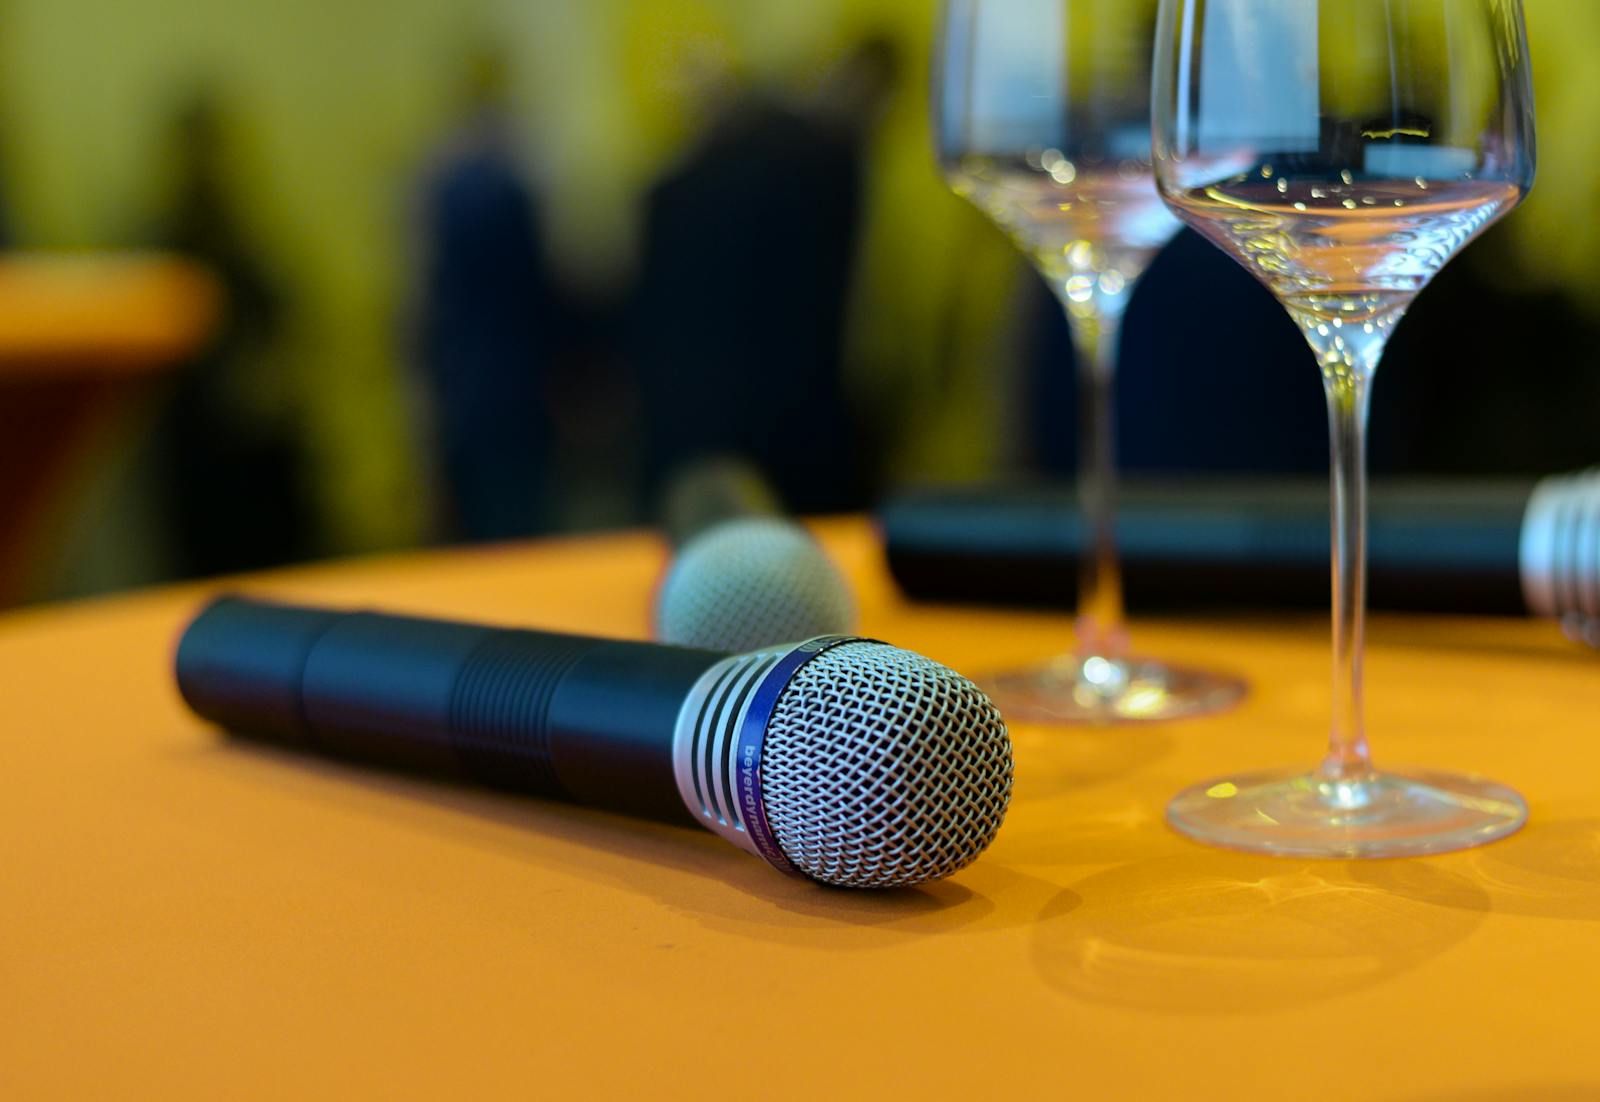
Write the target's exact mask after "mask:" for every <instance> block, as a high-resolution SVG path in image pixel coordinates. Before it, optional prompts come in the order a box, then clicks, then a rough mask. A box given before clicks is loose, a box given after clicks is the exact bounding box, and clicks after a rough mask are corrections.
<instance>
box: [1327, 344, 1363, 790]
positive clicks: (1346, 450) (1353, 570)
mask: <svg viewBox="0 0 1600 1102" xmlns="http://www.w3.org/2000/svg"><path fill="white" fill-rule="evenodd" d="M1323 389H1324V391H1325V392H1326V394H1327V398H1328V435H1329V447H1330V460H1331V465H1332V475H1333V478H1332V482H1333V507H1332V520H1333V727H1332V732H1331V735H1330V737H1329V740H1328V756H1327V758H1326V759H1325V760H1324V761H1323V763H1322V775H1323V776H1324V777H1325V778H1327V779H1329V780H1334V781H1354V780H1361V779H1364V778H1366V777H1368V776H1370V775H1371V773H1372V758H1371V754H1370V752H1369V751H1368V749H1367V735H1366V728H1365V721H1364V717H1363V710H1362V709H1363V705H1362V687H1361V673H1362V671H1361V666H1362V655H1363V649H1364V647H1365V642H1366V638H1365V637H1366V615H1367V611H1366V610H1367V456H1366V452H1367V406H1368V397H1369V394H1370V392H1371V378H1370V374H1369V373H1367V372H1364V371H1360V370H1356V371H1337V372H1335V371H1325V372H1324V375H1323Z"/></svg>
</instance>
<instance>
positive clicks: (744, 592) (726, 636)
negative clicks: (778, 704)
mask: <svg viewBox="0 0 1600 1102" xmlns="http://www.w3.org/2000/svg"><path fill="white" fill-rule="evenodd" d="M854 621H855V602H854V601H853V600H852V599H851V596H850V587H849V585H848V584H846V582H845V580H844V577H843V575H841V574H840V573H839V571H838V569H837V568H836V567H835V566H834V565H833V562H832V561H831V560H830V559H829V558H828V556H827V555H826V554H825V553H824V552H823V550H822V548H821V547H820V546H819V545H818V544H817V542H816V540H814V539H812V538H811V535H810V533H808V532H807V531H806V530H805V529H804V528H802V527H800V526H799V525H798V524H796V523H794V522H793V521H789V520H783V519H780V518H777V517H744V518H740V519H737V520H730V521H725V522H723V523H721V524H718V525H716V526H714V527H712V528H709V529H707V530H706V531H704V532H702V533H700V534H699V535H698V536H695V537H694V538H693V539H691V540H689V541H688V542H687V543H685V544H684V545H683V547H682V548H680V549H679V551H678V554H677V557H676V558H675V559H674V560H673V564H672V568H671V569H670V570H669V571H668V572H667V576H666V578H665V579H664V580H663V581H662V583H661V589H660V591H659V593H658V594H657V597H656V627H657V634H658V636H659V638H660V639H661V641H662V642H665V643H675V644H677V645H679V646H688V647H705V648H706V649H708V650H725V651H750V650H757V649H759V648H761V647H767V646H771V645H773V644H774V643H788V642H794V641H796V640H800V639H810V638H812V637H814V636H818V635H838V634H846V633H848V632H849V631H850V629H851V627H852V626H853V624H854Z"/></svg>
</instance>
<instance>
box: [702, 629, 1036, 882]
mask: <svg viewBox="0 0 1600 1102" xmlns="http://www.w3.org/2000/svg"><path fill="white" fill-rule="evenodd" d="M682 717H683V718H682V720H681V721H680V724H681V725H680V728H679V732H678V737H677V738H676V740H675V753H674V771H675V773H676V774H677V781H678V790H679V793H680V794H681V795H682V796H683V799H684V802H685V804H687V805H688V807H689V809H690V812H691V813H692V814H695V815H697V816H699V818H700V819H701V822H702V825H704V826H706V827H707V828H708V829H710V830H711V831H712V832H714V833H716V834H720V835H722V836H723V837H724V838H726V839H728V840H729V841H731V842H732V843H733V844H734V845H736V846H739V847H740V848H741V849H746V850H750V851H751V852H754V853H757V854H759V855H761V856H762V857H765V858H766V859H767V860H768V861H769V862H771V863H772V864H773V865H776V866H777V867H778V868H779V869H782V870H783V871H785V872H790V873H797V874H799V875H802V876H805V877H809V878H810V879H812V880H817V881H821V882H822V883H824V884H832V885H835V886H838V887H848V888H892V887H900V886H904V885H909V884H920V883H923V882H925V881H928V880H936V879H938V878H940V877H944V876H949V875H950V874H951V873H954V872H957V871H959V870H961V869H963V868H965V867H966V866H967V865H970V864H971V863H972V862H973V861H974V860H976V859H977V857H978V855H979V854H980V853H982V852H983V851H984V850H985V849H986V848H987V847H988V845H989V843H990V842H992V841H993V840H994V837H995V834H996V832H997V831H999V829H1000V825H1001V823H1002V822H1003V821H1004V819H1005V813H1006V808H1007V806H1008V805H1009V803H1010V799H1011V783H1012V753H1011V739H1010V736H1009V735H1008V734H1007V731H1006V725H1005V721H1004V720H1003V719H1002V718H1001V716H1000V713H999V711H998V710H997V709H996V708H995V706H994V704H993V703H992V702H991V701H990V700H989V698H988V697H987V696H985V695H984V693H983V691H982V690H981V689H979V688H978V687H977V686H976V685H974V684H973V683H972V682H971V681H968V680H967V679H966V678H964V677H962V676H961V675H960V674H957V673H955V672H953V671H951V670H949V669H947V668H945V667H944V666H941V665H939V664H938V663H937V662H934V661H932V660H931V659H928V658H924V657H923V656H922V655H920V654H913V653H912V652H910V651H905V650H901V649H899V648H898V647H892V646H889V645H887V644H885V643H879V642H874V641H871V640H864V639H842V640H841V639H839V638H837V637H835V638H823V639H816V640H812V641H810V642H808V643H805V644H802V645H801V646H799V647H797V648H794V649H793V650H789V651H788V652H787V653H785V652H783V651H766V652H757V653H754V654H745V655H736V656H734V657H732V658H728V659H725V660H724V662H723V663H721V664H719V666H718V667H715V668H713V669H712V670H711V671H709V672H708V674H707V675H706V677H705V678H704V679H702V682H701V685H700V687H699V688H697V690H696V693H695V694H694V695H693V696H691V698H690V699H689V700H688V701H687V702H686V704H685V707H684V710H683V712H682Z"/></svg>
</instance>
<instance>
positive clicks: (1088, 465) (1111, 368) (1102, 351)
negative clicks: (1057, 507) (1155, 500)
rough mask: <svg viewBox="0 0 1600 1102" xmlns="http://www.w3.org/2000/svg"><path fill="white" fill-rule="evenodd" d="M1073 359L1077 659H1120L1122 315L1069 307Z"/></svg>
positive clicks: (1122, 648)
mask: <svg viewBox="0 0 1600 1102" xmlns="http://www.w3.org/2000/svg"><path fill="white" fill-rule="evenodd" d="M1068 322H1069V324H1070V326H1071V328H1072V342H1073V347H1074V349H1075V351H1076V352H1077V354H1078V500H1079V502H1080V507H1081V508H1082V510H1083V516H1084V519H1085V521H1086V522H1087V525H1088V530H1089V535H1090V543H1089V546H1088V547H1086V548H1085V549H1084V554H1082V555H1081V556H1080V557H1079V560H1078V655H1079V657H1081V658H1085V659H1087V658H1107V659H1112V660H1116V659H1120V658H1122V657H1123V656H1124V655H1125V653H1126V650H1127V629H1126V628H1125V626H1124V623H1123V607H1122V573H1121V569H1120V567H1119V565H1118V562H1117V528H1116V520H1117V452H1116V417H1115V408H1114V404H1113V400H1114V391H1115V383H1116V374H1117V338H1118V336H1119V334H1120V333H1121V329H1122V315H1121V313H1120V312H1118V311H1111V310H1105V309H1098V310H1085V309H1083V308H1081V307H1080V306H1077V305H1069V307H1068Z"/></svg>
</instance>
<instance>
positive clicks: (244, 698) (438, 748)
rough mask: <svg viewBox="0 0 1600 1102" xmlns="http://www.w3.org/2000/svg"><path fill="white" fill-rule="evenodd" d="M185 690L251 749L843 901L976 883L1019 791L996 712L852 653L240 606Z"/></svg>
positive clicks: (972, 689)
mask: <svg viewBox="0 0 1600 1102" xmlns="http://www.w3.org/2000/svg"><path fill="white" fill-rule="evenodd" d="M177 679H178V688H179V690H180V691H181V692H182V694H183V698H184V700H185V701H186V702H187V703H188V705H189V707H190V708H192V709H193V710H194V711H195V712H196V713H198V714H199V715H200V716H202V717H204V718H206V719H208V720H211V721H213V722H215V723H217V724H220V725H221V726H223V727H225V728H228V729H230V730H232V731H234V732H235V733H237V734H239V735H244V736H248V737H253V738H257V739H262V740H265V741H268V742H273V743H277V744H280V745H286V746H290V747H294V748H297V749H302V750H310V751H316V752H320V753H325V754H330V755H335V756H339V757H346V758H353V759H357V760H361V761H366V762H371V763H376V764H380V765H385V766H392V767H399V768H405V769H412V770H420V771H425V772H430V773H436V774H443V775H446V776H449V777H452V778H455V779H459V780H467V781H476V782H479V783H484V784H488V785H492V786H495V787H499V788H507V789H512V790H515V791H520V792H527V793H531V794H534V795H538V796H545V797H549V798H552V799H560V800H568V801H571V802H575V803H582V804H588V805H592V806H595V807H602V808H608V809H610V810H613V811H620V812H623V813H626V814H631V815H638V816H643V817H647V818H653V819H661V820H665V821H668V822H676V823H683V824H687V823H697V824H699V825H700V826H703V827H705V828H707V829H708V830H710V831H712V832H713V833H716V834H720V835H721V836H722V837H724V838H726V839H727V840H728V841H730V842H732V843H733V844H734V845H736V846H739V847H740V848H741V849H745V850H748V851H750V852H752V853H755V854H758V855H759V856H761V857H763V858H765V859H766V860H767V861H768V862H770V863H771V864H772V865H774V866H775V867H777V868H778V869H780V870H782V871H784V872H786V873H790V874H794V875H802V876H806V877H809V878H811V879H813V880H818V881H821V882H822V883H825V884H835V885H840V886H844V887H863V888H887V887H895V886H898V885H904V884H916V883H921V882H923V881H926V880H933V879H936V878H938V877H942V876H948V875H949V874H951V873H953V872H956V871H957V870H959V869H962V868H964V867H966V866H967V865H968V864H970V863H971V862H972V861H973V860H974V859H976V858H977V856H978V854H979V853H981V852H982V851H983V850H984V849H985V848H986V847H987V846H988V845H989V843H990V842H991V841H993V839H994V835H995V832H996V831H997V830H999V828H1000V823H1001V821H1002V819H1003V818H1004V816H1005V811H1006V806H1007V804H1008V802H1009V799H1010V793H1011V775H1012V759H1011V741H1010V738H1009V737H1008V735H1007V733H1006V727H1005V723H1004V721H1003V720H1002V719H1001V718H1000V714H999V712H997V711H996V710H995V707H994V705H993V704H992V703H990V701H989V699H988V697H986V696H985V695H984V694H983V693H982V692H981V691H980V690H979V689H978V688H977V687H976V686H974V685H973V684H972V683H971V682H970V681H968V680H967V679H966V678H964V677H961V676H960V675H958V674H956V673H953V672H952V671H950V670H948V669H946V668H945V667H943V666H941V665H939V664H937V663H935V662H933V661H931V660H929V659H927V658H924V657H922V656H921V655H918V654H912V653H911V652H909V651H904V650H900V649H898V648H896V647H891V646H888V645H887V644H884V643H880V642H876V641H874V640H869V639H860V638H854V637H849V636H830V637H823V638H818V639H812V640H810V641H808V642H805V643H802V644H799V645H798V646H790V647H783V648H778V649H772V650H764V651H756V652H753V653H748V654H736V655H726V654H719V653H716V652H712V651H704V650H690V649H686V648H680V647H670V646H662V645H659V644H653V643H632V642H623V641H618V640H606V639H594V638H587V637H583V636H575V635H557V634H552V633H547V632H538V631H525V630H516V629H507V628H494V627H487V626H481V625H475V624H461V623H450V622H445V621H439V620H424V619H415V618H411V617H402V616H386V615H380V614H376V613H371V612H342V611H335V610H330V609H317V608H302V607H296V606H290V605H279V604H269V603H265V602H260V601H253V600H247V599H244V598H240V597H223V598H220V599H218V600H217V601H215V602H214V603H212V604H211V605H209V606H207V607H206V608H205V609H204V610H203V611H202V612H201V613H200V614H199V615H198V616H197V617H196V618H195V619H194V621H193V622H192V623H190V625H189V627H188V628H187V629H186V630H185V632H184V634H183V638H182V639H181V641H180V642H179V645H178V654H177Z"/></svg>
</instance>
